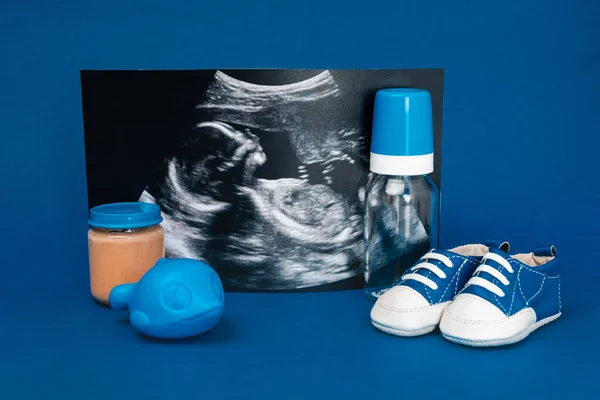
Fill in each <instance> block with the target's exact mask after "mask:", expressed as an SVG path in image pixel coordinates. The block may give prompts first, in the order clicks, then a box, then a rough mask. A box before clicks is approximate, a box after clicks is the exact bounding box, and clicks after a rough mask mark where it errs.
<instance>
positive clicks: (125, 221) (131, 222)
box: [88, 202, 163, 229]
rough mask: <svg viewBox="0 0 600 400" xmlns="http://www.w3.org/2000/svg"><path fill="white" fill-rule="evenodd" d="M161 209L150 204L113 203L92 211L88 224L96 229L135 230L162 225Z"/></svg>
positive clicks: (97, 207)
mask: <svg viewBox="0 0 600 400" xmlns="http://www.w3.org/2000/svg"><path fill="white" fill-rule="evenodd" d="M162 221H163V218H162V216H161V213H160V207H159V206H158V205H156V204H150V203H140V202H134V203H111V204H102V205H100V206H96V207H94V208H92V209H91V210H90V220H89V221H88V223H89V224H90V226H93V227H95V228H108V229H135V228H145V227H148V226H152V225H157V224H160V223H161V222H162Z"/></svg>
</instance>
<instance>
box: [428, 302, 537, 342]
mask: <svg viewBox="0 0 600 400" xmlns="http://www.w3.org/2000/svg"><path fill="white" fill-rule="evenodd" d="M535 320H536V316H535V312H534V311H533V309H531V308H527V309H524V310H522V311H520V312H519V313H517V314H515V315H513V316H511V317H507V316H506V314H504V312H503V311H502V310H500V309H499V308H498V307H496V306H495V305H493V304H492V303H490V302H489V301H487V300H485V299H482V298H481V297H478V296H475V295H472V294H460V295H458V296H457V297H456V298H455V299H454V301H453V302H452V303H451V304H450V305H449V306H448V307H447V308H446V310H445V311H444V315H443V316H442V320H441V321H440V330H441V331H442V333H443V334H444V335H445V336H450V337H452V338H456V339H461V340H464V341H468V342H481V343H485V342H490V341H497V340H502V339H506V338H510V337H512V336H514V335H516V334H518V333H520V332H522V331H524V330H526V329H527V328H528V327H529V326H531V325H532V324H534V323H535Z"/></svg>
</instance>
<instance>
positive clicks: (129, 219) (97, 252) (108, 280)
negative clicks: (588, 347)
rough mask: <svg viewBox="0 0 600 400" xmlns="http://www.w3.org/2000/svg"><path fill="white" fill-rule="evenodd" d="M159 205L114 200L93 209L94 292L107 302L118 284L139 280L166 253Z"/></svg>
mask: <svg viewBox="0 0 600 400" xmlns="http://www.w3.org/2000/svg"><path fill="white" fill-rule="evenodd" d="M162 220H163V218H162V216H161V212H160V207H159V206H158V205H156V204H151V203H136V202H133V203H113V204H104V205H101V206H97V207H94V208H92V209H91V210H90V220H89V225H90V230H89V231H88V249H89V256H90V288H91V291H92V296H93V297H94V298H95V299H96V300H98V301H99V302H101V303H104V304H108V297H109V294H110V291H111V290H112V289H113V288H114V287H115V286H117V285H121V284H125V283H135V282H138V281H139V280H140V279H141V278H142V276H143V275H144V274H145V273H146V272H147V271H148V270H149V269H150V268H152V267H153V266H154V264H155V263H156V261H158V260H159V259H160V258H163V257H164V256H165V232H164V230H163V228H162V226H161V225H160V223H161V222H162Z"/></svg>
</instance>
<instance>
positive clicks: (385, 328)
mask: <svg viewBox="0 0 600 400" xmlns="http://www.w3.org/2000/svg"><path fill="white" fill-rule="evenodd" d="M371 323H372V324H373V326H374V327H375V328H377V329H379V330H380V331H382V332H385V333H388V334H390V335H394V336H402V337H411V336H421V335H425V334H426V333H429V332H432V331H433V330H434V329H435V327H436V326H437V325H433V326H428V327H426V328H423V329H418V330H415V331H403V330H401V329H396V328H390V327H389V326H385V325H381V324H380V323H377V322H375V321H373V320H371Z"/></svg>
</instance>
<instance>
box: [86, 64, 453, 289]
mask: <svg viewBox="0 0 600 400" xmlns="http://www.w3.org/2000/svg"><path fill="white" fill-rule="evenodd" d="M442 81H443V73H442V71H441V70H376V71H350V70H348V71H338V70H319V71H316V70H210V71H207V70H202V71H82V93H83V111H84V130H85V136H86V162H87V169H88V196H89V203H90V204H89V205H90V207H93V206H95V205H97V204H102V203H108V202H116V201H144V202H151V203H156V204H158V205H160V207H161V209H162V213H163V217H164V222H163V224H162V225H163V227H164V229H165V240H166V253H167V257H170V258H174V257H189V258H195V259H199V260H202V261H205V262H206V263H208V264H209V265H211V266H212V267H213V268H215V270H216V271H217V272H218V273H219V275H220V277H221V279H222V281H223V284H224V286H225V289H226V290H228V291H297V290H336V289H351V288H358V287H362V284H363V260H362V257H363V232H362V229H363V223H362V221H363V206H362V201H363V199H364V187H365V184H366V182H367V175H368V161H369V140H368V137H369V133H370V124H371V115H372V114H371V113H372V107H373V100H374V96H375V92H376V91H377V90H378V89H381V88H384V87H422V88H426V89H428V90H429V91H430V92H431V93H432V99H433V102H434V104H433V105H434V126H435V129H436V138H435V139H436V150H438V149H439V146H441V140H440V139H441V96H442V86H443V85H442ZM436 112H437V113H438V114H439V115H437V116H436ZM436 122H437V124H436ZM437 154H438V155H439V154H441V151H437ZM433 178H434V180H435V181H436V183H438V185H439V184H440V175H439V157H438V158H437V159H436V172H435V173H434V174H433Z"/></svg>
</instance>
